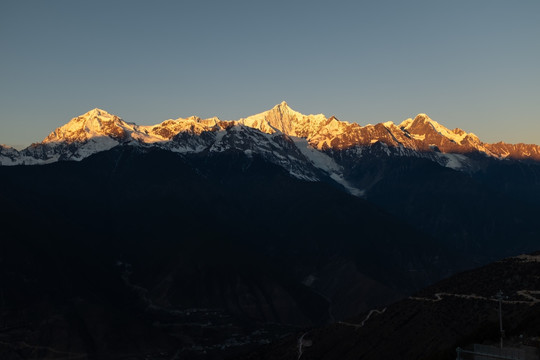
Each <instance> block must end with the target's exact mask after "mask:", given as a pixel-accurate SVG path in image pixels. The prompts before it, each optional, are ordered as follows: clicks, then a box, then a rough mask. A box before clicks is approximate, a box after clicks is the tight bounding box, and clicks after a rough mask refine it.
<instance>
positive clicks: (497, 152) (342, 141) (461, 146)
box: [0, 101, 540, 165]
mask: <svg viewBox="0 0 540 360" xmlns="http://www.w3.org/2000/svg"><path fill="white" fill-rule="evenodd" d="M238 125H244V126H247V127H250V128H254V129H257V130H259V131H261V132H263V133H266V134H274V133H275V132H277V131H279V132H282V133H283V134H285V135H287V136H293V137H299V138H305V139H307V140H308V142H309V144H310V145H311V146H312V147H314V148H316V149H317V150H330V149H346V148H351V147H354V146H370V145H372V144H374V143H375V142H377V141H380V142H383V143H385V144H387V145H389V146H393V147H403V148H407V149H411V150H416V151H432V150H433V148H434V147H437V149H438V150H439V151H440V152H442V153H468V152H473V151H478V152H481V153H484V154H486V155H488V156H492V157H496V158H500V159H503V158H511V159H534V160H540V146H538V145H536V144H525V143H517V144H508V143H505V142H502V141H500V142H497V143H484V142H482V141H481V140H480V139H479V138H478V136H476V135H475V134H473V133H467V132H466V131H464V130H462V129H459V128H456V129H454V130H450V129H448V128H446V127H445V126H443V125H441V124H439V123H438V122H436V121H434V120H432V119H431V118H430V117H429V116H428V115H427V114H424V113H419V114H418V115H416V116H415V118H414V119H413V118H408V119H406V120H404V121H402V122H401V123H399V124H394V123H393V122H391V121H389V122H385V123H377V124H375V125H372V124H367V125H365V126H362V125H359V124H357V123H349V122H347V121H341V120H339V119H337V118H336V117H335V116H330V117H328V118H327V117H325V116H324V115H323V114H317V115H313V114H310V115H304V114H301V113H299V112H297V111H295V110H293V109H292V108H291V107H289V105H288V104H287V103H286V102H285V101H283V102H281V103H280V104H277V105H276V106H274V107H273V108H272V109H270V110H267V111H264V112H262V113H258V114H255V115H251V116H248V117H246V118H241V119H239V120H220V119H219V118H218V117H211V118H208V119H202V118H200V117H197V116H190V117H188V118H177V119H169V120H165V121H163V122H161V123H159V124H155V125H137V124H135V123H130V122H126V121H124V120H123V119H121V118H120V117H118V116H116V115H113V114H110V113H108V112H107V111H105V110H102V109H99V108H95V109H92V110H90V111H89V112H87V113H85V114H82V115H80V116H77V117H75V118H73V119H71V120H70V121H69V122H68V123H66V124H65V125H63V126H61V127H58V128H56V129H55V130H54V131H52V132H51V133H50V134H49V135H48V136H47V137H46V138H45V139H44V140H43V141H42V142H41V143H34V144H32V145H30V146H29V147H27V148H26V149H23V150H21V151H20V153H23V154H24V153H25V151H26V150H27V149H31V148H36V147H39V146H41V145H54V144H56V143H61V142H65V143H70V144H72V143H84V142H87V141H89V140H91V139H93V138H96V137H110V138H111V139H113V140H116V141H117V142H118V143H123V142H129V141H132V142H139V143H143V144H155V143H162V142H166V141H169V140H171V139H172V138H173V137H174V136H176V135H178V134H180V133H183V132H189V133H194V134H197V135H199V134H201V133H202V132H205V131H216V130H217V131H220V130H224V129H227V128H229V127H232V126H238ZM2 150H3V151H6V150H7V149H6V147H5V146H3V149H2ZM0 155H1V154H0ZM15 164H16V162H15V163H14V164H9V163H5V164H4V163H2V165H15Z"/></svg>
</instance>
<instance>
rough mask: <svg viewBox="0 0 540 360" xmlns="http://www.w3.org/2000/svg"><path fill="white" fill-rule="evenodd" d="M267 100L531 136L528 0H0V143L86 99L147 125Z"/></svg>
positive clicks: (533, 75) (249, 107)
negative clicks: (420, 116)
mask: <svg viewBox="0 0 540 360" xmlns="http://www.w3.org/2000/svg"><path fill="white" fill-rule="evenodd" d="M282 100H286V101H287V102H288V103H289V105H290V106H291V107H292V108H293V109H295V110H297V111H299V112H302V113H304V114H311V113H314V114H317V113H323V114H325V115H327V116H330V115H336V116H337V117H338V118H339V119H340V120H346V121H350V122H358V123H359V124H361V125H365V124H367V123H377V122H385V121H394V122H395V123H399V122H401V121H402V120H404V119H406V118H408V117H414V116H415V115H416V114H417V113H427V114H428V115H429V116H430V117H431V118H432V119H434V120H436V121H438V122H439V123H441V124H443V125H445V126H446V127H449V128H455V127H460V128H462V129H464V130H466V131H469V132H474V133H475V134H477V135H478V136H479V137H480V138H481V139H482V140H484V141H487V142H496V141H499V140H504V141H505V142H514V143H515V142H526V143H536V144H540V1H538V0H523V1H508V0H507V1H498V0H467V1H460V0H457V1H448V0H445V1H438V0H429V1H401V0H400V1H397V0H396V1H385V0H377V1H360V0H356V1H339V0H334V1H318V0H309V1H298V0H288V1H278V0H272V1H270V0H268V1H258V0H247V1H235V0H229V1H226V0H219V1H208V0H198V1H190V0H182V1H165V0H156V1H137V0H129V1H127V0H126V1H122V0H108V1H97V0H94V1H79V0H65V1H60V0H48V1H43V0H34V1H31V0H2V1H1V2H0V143H4V144H10V145H17V146H21V145H28V144H30V143H31V142H39V141H41V140H42V139H43V138H44V137H45V136H47V135H48V133H50V132H51V131H52V130H54V129H55V128H56V127H59V126H61V125H63V124H65V123H66V122H68V121H69V120H70V119H71V118H72V117H75V116H78V115H80V114H83V113H85V112H87V111H89V110H91V109H93V108H95V107H98V108H102V109H104V110H107V111H108V112H110V113H113V114H115V115H118V116H120V117H122V118H123V119H124V120H126V121H130V122H135V123H137V124H140V125H150V124H155V123H159V122H161V121H164V120H166V119H169V118H178V117H188V116H190V115H197V116H201V117H210V116H218V117H220V118H221V119H224V120H235V119H239V118H241V117H246V116H249V115H252V114H255V113H259V112H262V111H265V110H267V109H270V108H271V107H273V106H274V105H275V104H277V103H279V102H281V101H282Z"/></svg>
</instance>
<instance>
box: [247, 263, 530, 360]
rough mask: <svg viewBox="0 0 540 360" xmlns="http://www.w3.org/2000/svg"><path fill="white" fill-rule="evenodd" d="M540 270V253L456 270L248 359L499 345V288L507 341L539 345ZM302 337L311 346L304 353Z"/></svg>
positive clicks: (441, 351)
mask: <svg viewBox="0 0 540 360" xmlns="http://www.w3.org/2000/svg"><path fill="white" fill-rule="evenodd" d="M539 274H540V253H536V254H535V255H534V256H523V257H520V258H509V259H506V260H502V261H499V262H496V263H492V264H490V265H487V266H485V267H482V268H479V269H475V270H471V271H467V272H464V273H461V274H458V275H455V276H453V277H451V278H449V279H447V280H444V281H441V282H439V283H437V284H435V285H433V286H430V287H428V288H426V289H425V290H422V291H421V292H419V293H417V294H415V295H414V296H413V297H410V298H408V299H406V300H402V301H399V302H397V303H395V304H392V305H390V306H388V307H387V308H385V309H383V308H382V307H381V308H379V312H373V313H371V315H370V316H369V317H368V313H364V314H362V315H360V316H357V317H355V318H353V319H351V320H349V321H348V322H345V323H335V324H332V325H329V326H326V327H323V328H318V329H312V330H309V331H307V332H306V331H303V332H299V333H298V334H297V335H296V336H291V337H289V338H287V339H285V340H281V341H279V342H276V343H275V344H272V345H268V346H265V347H262V348H261V349H260V350H259V351H257V352H255V353H253V354H252V355H250V356H245V357H242V358H243V359H298V358H301V359H368V360H369V359H448V360H450V359H455V358H456V348H457V347H462V348H463V347H465V348H467V347H468V346H470V345H472V344H473V343H480V344H482V343H484V344H492V345H495V346H497V345H498V343H499V319H498V312H497V311H498V303H497V301H496V300H495V299H494V297H495V294H496V293H497V292H498V291H499V290H502V291H503V292H504V294H505V295H506V296H507V298H506V299H505V300H504V302H503V306H502V308H503V323H504V329H505V331H506V342H505V343H506V346H511V347H517V346H520V344H522V343H526V344H529V345H533V346H537V347H538V346H539V345H540V342H538V339H540V337H539V336H540V281H539V279H540V277H539ZM366 318H367V320H366ZM362 323H363V324H364V325H362ZM302 336H303V337H302ZM299 339H302V340H303V342H302V343H303V344H304V345H303V346H302V355H301V357H299V343H300V340H299ZM537 352H538V350H537Z"/></svg>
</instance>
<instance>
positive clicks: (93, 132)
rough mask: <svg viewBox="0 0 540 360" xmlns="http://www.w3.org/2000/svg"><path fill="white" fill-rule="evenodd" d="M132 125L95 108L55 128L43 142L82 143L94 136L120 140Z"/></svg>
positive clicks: (125, 135)
mask: <svg viewBox="0 0 540 360" xmlns="http://www.w3.org/2000/svg"><path fill="white" fill-rule="evenodd" d="M133 127H134V126H133V125H131V124H128V123H126V122H124V121H123V120H122V119H120V118H119V117H118V116H116V115H111V114H109V113H108V112H107V111H105V110H101V109H98V108H96V109H93V110H90V111H89V112H87V113H86V114H83V115H81V116H77V117H75V118H73V119H71V121H69V122H68V123H67V124H65V125H63V126H61V127H59V128H57V129H56V130H54V131H53V132H52V133H51V134H49V136H47V137H46V138H45V139H44V140H43V143H45V144H46V143H59V142H64V143H74V142H79V143H83V142H86V141H88V140H89V139H91V138H96V137H109V138H112V139H115V140H117V141H122V140H125V139H127V138H128V137H129V134H130V133H131V132H132V131H133Z"/></svg>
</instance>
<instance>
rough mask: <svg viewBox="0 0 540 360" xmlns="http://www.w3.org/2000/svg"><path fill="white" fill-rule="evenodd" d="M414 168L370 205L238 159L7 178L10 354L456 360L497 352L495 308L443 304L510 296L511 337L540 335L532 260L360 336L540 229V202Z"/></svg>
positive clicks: (31, 171)
mask: <svg viewBox="0 0 540 360" xmlns="http://www.w3.org/2000/svg"><path fill="white" fill-rule="evenodd" d="M409 162H410V164H409V163H407V162H403V163H402V164H401V165H400V166H395V164H389V165H388V167H387V170H386V172H385V171H382V173H381V174H372V175H370V176H375V177H380V178H382V179H386V180H385V181H387V182H388V181H390V179H392V178H393V179H394V180H395V182H394V184H393V185H392V184H390V183H387V184H386V187H385V186H383V185H384V182H382V183H381V185H380V186H378V187H377V188H376V189H374V190H373V192H371V193H370V194H368V195H370V196H368V200H370V201H368V200H366V199H361V198H358V197H355V196H352V195H350V194H348V193H346V192H345V191H343V189H342V188H339V187H338V186H336V184H335V183H332V182H330V181H329V182H324V181H320V182H306V181H301V180H298V179H296V178H292V177H291V176H290V175H289V173H288V172H287V171H285V170H284V169H283V168H281V167H278V166H276V165H274V164H272V163H269V162H268V161H266V160H265V159H264V158H261V157H259V156H246V155H245V154H244V153H243V152H238V151H227V152H224V153H215V154H194V155H190V156H181V155H177V154H175V153H172V152H166V151H160V150H149V151H139V150H138V149H137V148H133V147H117V148H115V149H112V150H110V151H107V152H101V153H98V154H96V155H93V156H91V157H89V158H87V159H85V160H83V161H81V162H58V163H55V164H50V165H43V166H16V167H0V204H1V206H0V221H1V236H0V359H7V360H11V359H13V360H20V359H225V358H234V357H242V356H248V357H249V358H261V357H262V358H267V359H278V358H291V359H292V358H295V359H296V358H298V355H299V354H298V339H299V338H300V337H301V336H302V335H303V334H305V339H306V343H307V342H308V339H309V340H310V341H311V342H312V346H310V347H305V348H303V350H302V351H303V352H302V358H328V359H334V358H335V359H346V358H355V359H356V358H359V357H363V358H366V359H369V358H373V359H384V358H410V359H416V358H422V359H428V358H451V357H452V356H453V355H452V351H453V349H454V348H455V347H456V346H457V345H460V344H466V343H469V342H472V341H483V340H494V339H496V331H495V330H496V326H495V321H496V312H495V311H494V308H495V307H494V306H495V304H494V303H493V302H492V301H491V300H485V299H476V298H469V297H462V296H455V295H444V296H442V297H441V300H438V299H439V298H438V297H437V296H436V293H439V292H447V293H451V294H458V295H466V296H469V295H471V294H477V295H480V296H483V297H485V298H488V297H490V296H492V295H494V294H495V293H496V291H497V290H498V289H499V288H501V289H502V290H503V291H504V292H505V293H506V294H508V295H509V296H511V299H512V300H520V301H525V303H515V304H514V303H508V305H506V304H505V319H506V321H507V324H508V326H507V330H508V335H509V336H516V335H518V334H521V333H524V334H525V335H526V336H537V335H538V328H537V324H539V323H540V319H539V318H538V304H537V303H536V302H534V300H532V299H533V298H534V299H536V297H535V296H537V295H535V293H533V292H531V291H536V290H540V287H539V286H538V275H539V273H538V267H537V266H538V264H537V263H536V262H523V261H518V260H507V261H505V262H500V263H496V264H494V265H490V266H488V267H486V268H483V269H481V270H478V272H470V273H465V274H462V275H459V276H458V277H456V278H450V279H449V280H446V281H445V282H442V283H440V284H439V285H434V286H432V287H430V288H428V289H427V290H424V291H422V292H420V293H418V294H417V295H415V296H416V297H417V298H416V299H408V300H401V301H399V302H397V303H395V304H394V305H392V306H389V307H388V308H387V310H386V311H385V312H384V313H382V314H379V313H377V312H374V313H372V315H371V317H370V318H369V320H368V321H366V325H365V326H363V327H359V326H358V324H361V323H362V321H363V319H364V318H365V317H366V316H367V314H368V313H369V311H370V310H371V309H374V308H377V309H379V310H380V311H382V308H383V307H384V306H387V305H388V304H391V303H394V302H396V301H398V300H399V299H403V298H404V297H407V296H408V295H410V294H412V293H414V292H417V291H419V290H420V289H422V288H424V287H425V286H427V285H429V284H433V283H434V282H435V281H437V280H440V279H442V278H444V277H447V276H448V275H450V274H452V273H455V272H457V271H459V270H462V269H464V268H470V267H471V266H473V265H474V264H477V263H485V262H486V261H487V260H489V259H493V258H501V257H502V256H504V255H505V254H507V253H516V251H520V250H523V249H525V250H527V249H529V250H531V249H533V248H534V245H535V241H536V240H537V239H538V234H540V230H539V225H538V224H537V222H536V221H535V219H537V214H538V210H537V209H536V207H535V206H534V205H533V203H532V202H530V203H528V202H527V203H525V202H522V200H519V202H518V201H517V200H516V201H514V200H512V201H510V200H508V199H509V197H508V196H507V193H500V192H499V191H498V190H494V189H487V190H485V189H484V190H482V189H483V188H482V186H480V185H479V183H478V181H477V180H472V179H471V178H469V177H466V176H465V175H461V174H457V173H456V172H453V171H452V170H448V169H443V170H441V169H439V168H435V167H433V166H432V165H430V164H429V163H426V162H425V161H421V160H419V161H409ZM419 169H421V170H422V174H423V176H420V175H418V174H419V171H418V170H419ZM368 175H369V174H368ZM366 176H367V175H366ZM399 184H401V185H399ZM406 184H409V185H406ZM415 184H416V185H415ZM456 184H459V185H460V186H456ZM534 184H536V182H535V183H534ZM400 186H404V188H400ZM406 189H409V190H407V191H409V192H407V191H406ZM422 194H423V195H422ZM497 194H498V195H497ZM501 194H502V195H501ZM421 195H422V196H421ZM473 195H474V196H473ZM415 199H417V200H415ZM445 199H446V200H448V201H447V202H445V203H441V201H442V200H445ZM450 200H451V201H450ZM437 204H442V205H441V206H438V205H437ZM383 208H384V209H383ZM400 209H401V210H400ZM421 209H423V210H422V212H418V211H420V210H421ZM417 210H418V211H417ZM474 213H481V214H483V215H482V216H478V217H477V218H476V220H474V219H472V218H471V216H472V215H471V214H474ZM415 214H419V216H416V215H415ZM486 214H488V215H486ZM490 214H498V215H497V217H492V216H491V215H490ZM493 216H495V215H493ZM493 219H495V220H496V221H495V220H493ZM462 220H463V221H466V224H464V225H463V227H461V228H460V229H462V231H461V233H460V232H458V231H454V232H449V229H450V228H451V227H452V223H456V222H459V221H462ZM475 221H476V222H475ZM512 229H516V230H515V233H516V234H519V237H517V238H516V239H512V240H508V234H510V233H512V231H513V230H512ZM482 234H483V235H482ZM492 235H493V236H492ZM455 239H458V240H459V241H458V240H456V241H454V240H455ZM477 239H481V241H477ZM489 239H493V242H492V243H490V241H489ZM491 245H493V246H491ZM488 250H489V251H490V252H488ZM465 251H466V252H465ZM464 254H465V255H466V256H464ZM486 254H487V255H486ZM456 279H458V280H456ZM522 290H523V291H529V292H521V293H517V292H518V291H522ZM434 300H438V301H434ZM357 314H362V315H360V316H358V315H357ZM340 321H341V322H340ZM327 324H332V325H327ZM306 329H308V330H306ZM309 329H311V330H309ZM493 329H495V330H493ZM535 334H536V335H535ZM269 343H272V344H270V345H268V344H269ZM261 345H262V346H263V347H262V348H259V346H261ZM246 354H251V355H246Z"/></svg>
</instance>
